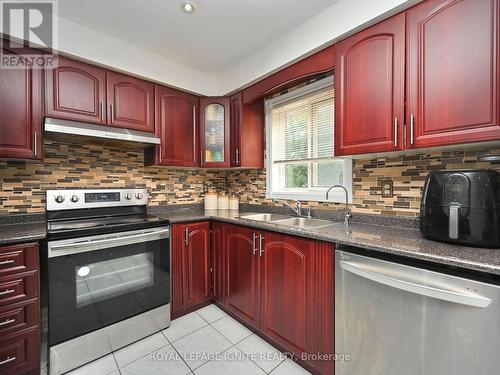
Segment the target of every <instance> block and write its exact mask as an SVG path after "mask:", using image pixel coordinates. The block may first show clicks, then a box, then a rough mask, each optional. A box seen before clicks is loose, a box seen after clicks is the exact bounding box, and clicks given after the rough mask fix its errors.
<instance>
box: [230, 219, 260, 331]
mask: <svg viewBox="0 0 500 375" xmlns="http://www.w3.org/2000/svg"><path fill="white" fill-rule="evenodd" d="M225 229H226V230H225V236H224V248H225V253H226V284H225V293H226V302H225V307H226V309H228V310H229V311H231V312H233V313H234V314H236V315H237V316H238V317H240V318H241V319H243V320H244V321H246V322H247V323H248V324H250V325H252V326H253V327H255V328H256V329H260V256H259V253H258V251H257V246H258V244H257V242H258V231H256V230H254V229H251V228H246V227H240V226H235V225H227V226H226V227H225Z"/></svg>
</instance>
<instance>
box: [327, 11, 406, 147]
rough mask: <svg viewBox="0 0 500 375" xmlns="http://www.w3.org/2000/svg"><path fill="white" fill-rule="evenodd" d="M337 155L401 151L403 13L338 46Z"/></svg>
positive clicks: (402, 120) (336, 48)
mask: <svg viewBox="0 0 500 375" xmlns="http://www.w3.org/2000/svg"><path fill="white" fill-rule="evenodd" d="M335 54H336V62H335V67H336V70H335V76H336V77H335V78H336V88H337V89H336V96H335V107H336V111H335V113H336V121H335V154H336V155H353V154H365V153H371V152H386V151H396V150H402V149H403V146H404V145H403V122H404V82H405V71H404V67H405V15H404V14H399V15H397V16H394V17H392V18H390V19H388V20H386V21H384V22H381V23H378V24H376V25H375V26H372V27H370V28H368V29H366V30H363V31H361V32H359V33H357V34H355V35H353V36H351V37H349V38H347V39H345V40H343V41H341V42H340V43H338V44H336V45H335Z"/></svg>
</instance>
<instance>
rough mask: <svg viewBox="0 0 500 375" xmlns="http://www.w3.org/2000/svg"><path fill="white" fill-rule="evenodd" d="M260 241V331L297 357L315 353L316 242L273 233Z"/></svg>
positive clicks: (261, 237) (261, 235)
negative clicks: (300, 354) (302, 354)
mask: <svg viewBox="0 0 500 375" xmlns="http://www.w3.org/2000/svg"><path fill="white" fill-rule="evenodd" d="M259 241H260V243H259V249H260V247H262V249H261V258H262V266H261V272H262V278H261V280H262V286H261V290H262V307H261V310H262V321H261V331H262V332H263V333H264V334H265V335H267V336H269V337H271V338H272V339H273V340H275V341H278V342H279V343H280V344H282V345H283V346H285V347H287V348H289V349H291V350H292V351H293V352H295V353H302V352H306V353H308V352H313V351H314V349H315V345H314V340H315V339H316V338H315V333H316V332H315V324H316V320H315V319H311V317H313V316H314V315H315V311H314V310H315V309H316V307H315V302H316V298H315V297H316V296H315V294H314V292H315V277H316V275H315V266H316V264H315V249H316V241H310V240H307V239H302V238H298V237H292V236H288V235H283V234H278V233H271V232H265V233H261V234H259ZM262 252H263V254H262Z"/></svg>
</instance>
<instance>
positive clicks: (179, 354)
mask: <svg viewBox="0 0 500 375" xmlns="http://www.w3.org/2000/svg"><path fill="white" fill-rule="evenodd" d="M200 329H201V328H200ZM186 336H187V335H186ZM186 336H184V337H186ZM167 340H168V339H167ZM170 346H171V347H172V348H173V349H174V351H175V352H176V353H177V355H178V356H179V357H180V359H181V361H182V362H184V364H185V365H186V367H187V368H188V369H189V372H188V374H193V373H194V372H193V371H194V370H193V369H192V368H191V366H189V365H188V363H187V362H186V361H185V360H184V358H183V357H182V355H181V353H179V351H178V350H177V348H176V347H175V346H174V345H173V344H170Z"/></svg>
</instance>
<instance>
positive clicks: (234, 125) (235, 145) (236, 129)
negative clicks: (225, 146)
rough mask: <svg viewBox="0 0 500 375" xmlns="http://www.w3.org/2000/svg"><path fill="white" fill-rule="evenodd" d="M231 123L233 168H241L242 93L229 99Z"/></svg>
mask: <svg viewBox="0 0 500 375" xmlns="http://www.w3.org/2000/svg"><path fill="white" fill-rule="evenodd" d="M229 103H230V111H229V112H230V122H231V129H230V132H231V155H230V159H231V167H240V166H241V126H242V106H243V101H242V98H241V92H239V93H237V94H235V95H233V96H231V98H229Z"/></svg>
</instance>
